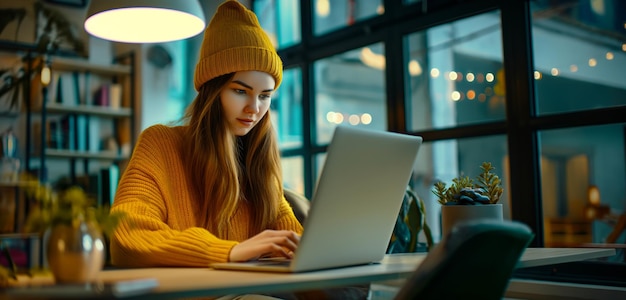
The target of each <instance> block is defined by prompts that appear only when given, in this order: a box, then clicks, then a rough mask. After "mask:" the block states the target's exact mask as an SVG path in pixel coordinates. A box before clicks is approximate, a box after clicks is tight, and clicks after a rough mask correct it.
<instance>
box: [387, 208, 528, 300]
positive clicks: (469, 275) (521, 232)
mask: <svg viewBox="0 0 626 300" xmlns="http://www.w3.org/2000/svg"><path fill="white" fill-rule="evenodd" d="M533 237H534V234H533V233H532V231H531V230H530V228H529V227H528V226H526V225H524V224H522V223H519V222H512V221H504V222H502V221H489V220H481V221H478V222H466V223H461V224H458V225H457V226H455V228H453V229H452V230H451V232H450V233H449V234H448V235H447V236H446V237H444V239H443V240H442V241H441V243H439V244H437V245H436V246H435V247H434V248H433V249H432V250H431V251H430V252H429V253H428V255H427V256H426V258H425V259H424V261H423V262H422V263H421V264H420V266H419V267H418V268H417V270H415V272H414V273H413V275H412V276H411V277H410V278H408V279H407V281H406V283H405V284H404V285H403V286H402V288H401V289H400V291H399V292H398V293H397V294H396V299H483V300H484V299H502V297H503V295H504V292H505V291H506V288H507V286H508V283H509V280H510V278H511V274H512V273H513V270H514V269H515V266H516V265H517V263H518V261H519V258H520V257H521V255H522V254H523V253H524V250H525V249H526V247H528V244H529V243H530V241H531V240H532V239H533Z"/></svg>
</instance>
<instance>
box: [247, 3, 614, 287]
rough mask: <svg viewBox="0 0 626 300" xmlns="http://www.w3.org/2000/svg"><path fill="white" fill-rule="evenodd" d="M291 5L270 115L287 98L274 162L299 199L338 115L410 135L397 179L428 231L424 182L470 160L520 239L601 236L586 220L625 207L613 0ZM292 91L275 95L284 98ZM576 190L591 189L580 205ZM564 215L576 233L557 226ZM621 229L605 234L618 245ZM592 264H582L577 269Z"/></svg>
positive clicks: (430, 203) (466, 166)
mask: <svg viewBox="0 0 626 300" xmlns="http://www.w3.org/2000/svg"><path fill="white" fill-rule="evenodd" d="M253 2H254V3H257V2H259V3H267V2H270V1H268V0H265V1H253ZM271 2H272V3H274V4H272V7H274V10H276V11H278V8H277V7H280V9H283V8H282V5H283V4H282V3H281V4H276V3H277V2H273V1H271ZM295 2H297V1H295ZM305 3H310V5H306V6H304V7H301V8H300V9H301V10H302V12H303V13H304V14H306V15H304V17H302V18H300V19H301V20H304V21H306V22H302V24H301V25H300V26H301V27H300V28H299V29H300V30H301V34H300V35H299V36H301V37H303V39H306V40H302V41H301V40H299V39H296V40H294V42H293V44H292V45H293V47H282V48H279V54H280V55H281V57H284V58H286V62H287V67H288V68H290V69H289V70H291V69H294V70H295V69H298V70H300V71H299V72H301V73H299V75H294V77H298V76H300V77H299V78H300V79H299V80H301V81H302V82H301V84H302V86H301V91H300V92H299V93H301V95H300V97H302V99H301V104H300V106H292V108H290V109H289V112H288V111H287V110H283V111H282V112H280V113H279V114H285V113H298V112H297V109H294V108H293V107H300V109H301V111H300V113H302V116H301V118H300V121H301V122H302V123H301V124H299V123H298V122H300V121H297V120H296V119H295V117H294V118H293V119H292V118H291V117H289V118H290V121H289V122H285V121H278V123H280V124H281V125H280V126H281V127H284V126H288V127H290V128H289V129H287V131H288V132H290V133H289V134H287V135H286V134H285V133H284V132H281V133H280V136H281V147H282V148H284V149H285V152H284V153H286V155H287V156H286V157H284V158H283V159H284V160H290V161H291V162H289V163H290V164H291V163H293V162H294V161H297V163H293V164H294V165H295V166H294V167H289V168H293V172H291V171H286V172H285V174H291V175H290V176H292V175H293V176H295V172H297V171H302V172H303V175H302V182H303V185H304V191H305V193H306V195H307V196H308V197H311V196H312V194H313V191H314V188H315V185H316V181H317V178H318V177H319V174H320V173H319V172H320V170H321V169H320V168H321V166H322V165H323V161H324V158H325V151H326V148H325V147H326V146H327V144H328V142H329V141H330V138H331V134H332V132H333V128H334V127H335V126H337V124H351V123H350V122H351V121H352V122H354V126H360V127H365V128H371V129H374V130H393V131H400V132H406V133H409V134H414V135H420V136H422V137H424V144H423V145H422V148H421V150H420V153H419V155H418V158H417V160H418V161H417V163H416V165H415V167H414V173H413V176H412V179H411V185H412V187H413V188H414V190H415V191H416V192H417V194H418V195H419V196H420V197H422V198H423V199H424V200H425V202H426V203H425V205H426V210H427V214H428V222H429V224H430V225H431V227H432V228H433V233H435V238H436V240H437V239H438V238H439V237H438V236H437V235H438V233H439V226H438V224H439V222H440V221H439V209H440V206H439V204H438V203H437V202H436V200H435V197H434V195H432V192H431V191H432V185H433V184H434V182H435V181H436V180H443V181H449V180H451V179H452V178H454V177H458V176H460V175H467V176H470V177H474V176H476V175H477V174H478V172H480V170H479V166H480V164H481V163H482V162H484V161H489V162H491V163H492V164H493V165H494V166H495V167H496V172H497V173H498V175H499V176H500V177H501V179H502V181H503V187H504V192H505V193H504V195H503V197H502V198H501V200H500V201H501V203H502V204H503V205H504V208H505V210H504V213H505V218H507V219H509V218H510V219H513V220H516V221H522V222H525V223H527V224H528V225H529V226H531V228H533V229H534V230H535V231H536V232H537V237H538V238H537V239H535V240H534V241H533V244H531V246H555V245H564V246H570V245H575V244H576V243H578V242H585V243H587V242H589V243H602V242H603V241H605V240H606V238H607V237H608V236H610V233H611V232H612V228H613V227H611V226H614V224H615V223H614V222H613V220H614V219H610V218H609V219H601V218H600V217H599V216H602V217H606V216H610V217H611V218H614V216H616V215H620V214H623V213H624V211H625V210H626V209H625V208H624V206H623V201H624V200H623V199H624V196H623V195H624V194H625V193H624V192H625V191H624V182H625V181H626V180H625V179H626V166H625V162H624V159H625V157H626V155H625V154H624V153H625V150H624V147H625V146H624V144H625V142H626V141H625V140H624V138H625V136H626V134H625V133H624V132H625V130H624V129H625V128H626V126H625V125H626V102H624V99H626V94H625V93H626V83H625V81H624V80H622V79H623V78H622V77H623V75H622V74H618V72H621V70H622V69H626V68H625V67H626V66H625V65H624V64H626V62H625V60H626V54H625V53H626V44H625V42H626V2H624V1H606V0H605V1H590V0H582V1H578V0H558V1H547V0H535V1H483V0H466V1H454V0H437V1H422V0H385V1H382V0H380V1H378V0H375V1H364V0H363V1H359V0H338V1H324V0H313V1H310V2H305ZM285 5H286V4H285ZM285 9H292V8H289V6H287V8H285ZM289 18H291V16H289ZM293 18H297V17H293ZM264 26H265V25H264ZM274 28H277V27H274ZM270 31H271V30H270ZM273 31H276V29H273ZM592 59H593V60H592ZM295 82H296V81H294V84H297V83H295ZM288 86H289V83H287V84H286V85H285V87H288ZM298 88H299V87H293V88H287V90H286V91H280V93H287V94H292V95H291V96H289V97H293V98H294V99H296V98H297V97H298V96H295V95H296V94H297V93H296V92H295V91H296V90H297V89H298ZM281 101H282V99H281ZM280 105H283V104H282V102H281V103H280ZM276 109H277V110H281V109H282V108H278V107H277V108H276ZM281 122H282V123H281ZM292 127H293V128H296V130H300V128H301V130H302V132H301V133H294V132H291V128H292ZM280 130H285V129H284V128H283V129H280ZM298 134H300V136H301V137H298ZM296 170H297V171H296ZM285 176H287V175H285ZM300 179H301V178H296V180H300ZM289 180H291V179H289ZM286 181H288V180H287V179H286ZM286 184H293V183H292V182H291V181H290V182H288V183H286ZM590 191H591V192H592V193H591V194H593V193H595V192H596V191H599V195H600V202H599V204H598V206H597V207H592V208H593V209H591V208H588V207H587V206H588V205H590V203H591V202H589V195H590ZM607 211H609V212H610V213H609V214H606V212H607ZM591 213H594V215H593V217H591V219H590V216H591V215H590V214H591ZM603 213H604V214H603ZM578 221H581V222H582V224H583V227H575V226H578ZM572 224H573V225H575V226H574V227H571V228H575V229H576V230H578V229H580V228H583V229H584V230H580V232H585V234H581V235H580V236H579V235H578V234H573V235H570V236H564V235H562V234H561V233H562V232H563V228H565V227H567V226H569V225H572ZM611 224H613V225H611ZM559 226H561V227H560V228H558V227H559ZM585 226H586V227H585ZM585 230H586V231H585ZM573 232H577V231H573ZM625 235H626V234H625V233H623V232H622V233H620V235H618V237H617V239H616V240H617V241H618V242H622V243H624V238H625ZM581 237H583V238H585V239H584V240H568V239H569V238H581ZM618 253H619V251H618ZM621 253H623V252H621ZM621 255H622V257H623V254H621ZM623 262H624V260H623V258H622V259H621V260H619V259H614V258H612V261H610V263H611V264H612V266H621V265H626V264H624V263H623ZM603 266H606V265H603V264H594V263H592V266H591V267H590V268H595V270H594V271H590V272H593V273H594V274H599V273H602V270H603ZM586 270H588V271H589V269H586ZM584 276H585V275H584V274H581V275H580V277H579V278H584Z"/></svg>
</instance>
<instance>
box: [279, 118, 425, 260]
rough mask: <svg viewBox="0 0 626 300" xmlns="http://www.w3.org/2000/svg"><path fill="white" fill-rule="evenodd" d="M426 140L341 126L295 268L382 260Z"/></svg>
mask: <svg viewBox="0 0 626 300" xmlns="http://www.w3.org/2000/svg"><path fill="white" fill-rule="evenodd" d="M421 143H422V138H421V137H417V136H410V135H405V134H397V133H391V132H386V131H372V130H364V129H356V128H352V127H344V126H339V127H337V128H336V129H335V132H334V135H333V138H332V140H331V143H330V145H329V146H328V151H327V155H326V161H325V163H324V167H323V169H322V173H321V175H320V179H319V182H318V185H317V189H316V191H315V194H314V196H313V198H312V203H311V210H310V212H309V215H308V217H307V219H306V220H305V223H304V224H303V225H304V234H303V236H302V240H301V241H300V245H299V247H298V250H297V252H296V255H295V259H294V261H292V266H291V269H292V271H294V272H298V271H306V270H312V269H322V268H331V267H339V266H348V265H357V264H365V263H370V262H376V261H380V260H381V259H382V258H383V257H384V255H385V252H386V249H387V245H388V243H389V239H390V237H391V233H392V231H393V227H394V225H395V220H396V218H397V216H398V212H399V210H400V206H401V204H402V199H403V196H404V191H405V190H406V186H407V184H408V182H409V179H410V176H411V172H412V169H413V164H414V162H415V159H416V157H417V153H418V150H419V147H420V145H421Z"/></svg>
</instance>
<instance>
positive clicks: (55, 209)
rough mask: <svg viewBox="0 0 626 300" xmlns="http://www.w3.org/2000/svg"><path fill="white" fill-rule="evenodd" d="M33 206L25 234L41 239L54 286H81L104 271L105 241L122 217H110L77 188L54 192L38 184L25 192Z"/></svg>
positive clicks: (117, 215) (105, 209) (111, 215)
mask: <svg viewBox="0 0 626 300" xmlns="http://www.w3.org/2000/svg"><path fill="white" fill-rule="evenodd" d="M25 192H26V195H27V197H29V198H31V199H34V200H35V202H36V205H34V207H32V208H31V209H30V211H29V215H28V218H27V220H26V224H25V231H26V232H39V233H40V234H41V235H42V237H43V244H42V245H43V247H44V251H45V252H44V253H45V258H46V260H47V264H48V266H49V268H50V271H51V272H52V274H53V275H54V279H55V281H56V282H68V283H84V282H89V281H92V280H94V279H95V276H96V275H97V273H98V272H99V271H100V270H101V269H102V268H103V267H104V263H105V257H106V241H105V237H106V236H109V235H110V234H111V233H112V232H113V231H114V230H115V228H116V227H117V225H118V224H119V222H120V220H121V218H123V217H124V215H123V214H122V213H109V210H108V207H102V206H101V207H96V206H95V205H94V203H95V201H94V200H93V199H92V198H91V197H89V196H88V194H87V193H85V191H84V190H83V189H82V188H80V187H77V186H72V187H69V188H68V189H65V190H63V191H60V192H55V191H53V190H52V189H50V188H49V187H47V186H45V185H41V184H39V183H38V182H36V183H34V184H33V185H31V186H29V187H27V188H26V190H25Z"/></svg>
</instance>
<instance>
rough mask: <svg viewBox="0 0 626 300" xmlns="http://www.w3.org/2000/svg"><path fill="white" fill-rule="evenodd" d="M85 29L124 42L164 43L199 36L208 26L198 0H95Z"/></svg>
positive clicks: (111, 39) (91, 4)
mask: <svg viewBox="0 0 626 300" xmlns="http://www.w3.org/2000/svg"><path fill="white" fill-rule="evenodd" d="M89 2H90V4H89V9H88V10H87V15H86V16H87V18H86V20H85V30H86V31H87V32H88V33H89V34H91V35H93V36H95V37H98V38H101V39H105V40H110V41H115V42H123V43H161V42H169V41H175V40H182V39H186V38H189V37H192V36H195V35H197V34H198V33H200V32H202V31H203V30H204V27H205V24H206V23H205V22H206V21H205V18H204V13H203V12H202V7H201V6H200V3H198V0H91V1H89Z"/></svg>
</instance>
